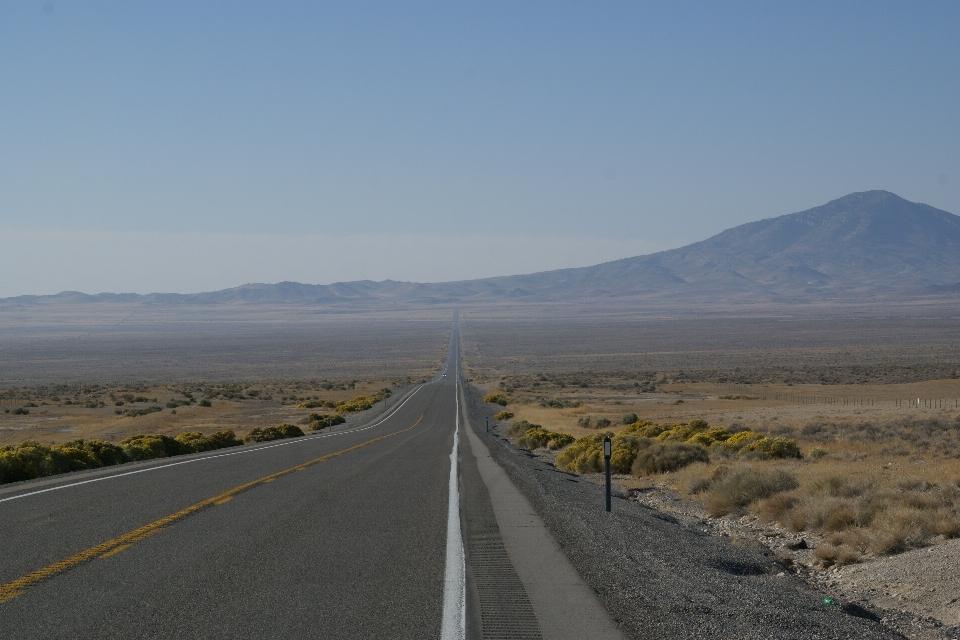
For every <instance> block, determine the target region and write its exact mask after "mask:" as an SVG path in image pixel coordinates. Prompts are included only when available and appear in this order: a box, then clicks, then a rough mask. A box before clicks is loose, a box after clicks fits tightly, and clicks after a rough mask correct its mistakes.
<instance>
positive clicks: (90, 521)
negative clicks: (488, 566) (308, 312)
mask: <svg viewBox="0 0 960 640" xmlns="http://www.w3.org/2000/svg"><path fill="white" fill-rule="evenodd" d="M455 345H457V335H456V329H454V331H453V333H452V335H451V346H452V348H451V349H450V351H449V354H448V358H447V362H446V363H445V364H444V367H443V368H442V370H441V371H440V372H439V373H438V375H437V377H436V378H435V379H434V380H433V381H432V382H430V383H427V384H424V385H422V386H421V387H419V388H417V389H416V390H415V391H414V392H413V393H412V395H410V396H409V397H408V398H406V400H405V401H404V402H403V404H402V405H399V406H396V405H395V406H394V408H393V409H391V412H390V413H389V414H388V415H387V417H386V419H381V420H380V421H379V422H377V423H376V424H375V425H373V426H371V427H369V428H366V429H362V430H360V429H358V430H353V431H349V432H340V433H336V434H330V435H325V436H323V437H314V436H311V437H305V438H298V439H295V440H289V441H281V442H279V443H274V445H282V446H273V445H270V446H257V447H243V448H238V449H235V450H229V449H228V450H221V451H219V452H215V453H213V454H211V455H206V456H197V457H195V458H191V460H190V461H189V462H187V463H185V464H171V463H176V462H179V461H178V460H177V459H166V460H163V461H158V462H157V463H153V464H151V465H147V468H149V469H150V470H148V471H143V472H141V473H130V471H133V470H137V471H139V470H141V469H143V468H144V467H136V468H135V467H132V466H130V465H125V466H120V467H117V468H115V469H112V470H110V472H109V473H107V474H106V475H103V474H102V472H101V475H96V476H91V475H90V474H71V475H70V476H65V477H63V478H59V479H57V480H55V481H53V482H51V480H50V479H45V480H44V481H37V482H32V483H23V484H22V485H18V486H17V487H16V490H15V491H12V492H11V491H9V490H8V491H7V492H5V493H0V637H3V638H51V637H65V638H109V637H123V638H148V637H149V638H197V637H220V638H280V637H317V638H331V637H335V638H436V637H439V636H440V634H441V626H442V623H443V620H444V602H445V601H447V602H448V604H447V608H448V613H447V616H446V617H447V618H450V619H456V618H457V617H458V616H459V618H460V619H462V613H461V612H460V611H459V610H453V611H451V610H450V607H451V606H459V607H462V597H460V599H459V600H458V599H457V597H456V596H457V594H456V593H455V589H456V588H457V587H456V577H455V575H454V584H452V585H451V583H450V570H449V568H448V566H447V565H448V561H447V558H448V555H449V550H448V547H449V546H450V545H449V544H448V530H449V528H450V525H451V523H450V517H449V516H450V509H451V497H454V498H455V497H456V496H455V495H454V496H451V493H450V491H449V489H450V486H451V459H452V458H451V451H452V450H453V447H454V438H455V430H456V426H457V422H458V420H457V402H458V400H457V393H456V388H457V383H456V380H457V379H458V375H457V372H458V362H457V351H458V349H457V348H456V346H455ZM453 470H454V473H455V471H456V469H455V467H454V469H453ZM91 479H94V480H96V481H94V482H86V480H91ZM454 486H455V483H454ZM39 490H43V491H42V492H38V491H39ZM457 535H459V533H458V532H457ZM461 544H462V543H461ZM454 546H455V545H454ZM460 562H462V557H461V560H460ZM455 573H456V572H454V574H455ZM461 576H462V573H461ZM445 578H446V580H445ZM461 580H462V577H461ZM460 588H461V589H462V585H461V587H460ZM452 589H453V590H454V593H453V597H451V590H452ZM451 602H453V605H451V604H450V603H451ZM455 631H456V630H455Z"/></svg>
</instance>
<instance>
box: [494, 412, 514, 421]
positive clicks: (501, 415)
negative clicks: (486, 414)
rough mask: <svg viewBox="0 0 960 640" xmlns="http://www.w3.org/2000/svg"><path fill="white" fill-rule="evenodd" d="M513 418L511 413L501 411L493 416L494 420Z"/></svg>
mask: <svg viewBox="0 0 960 640" xmlns="http://www.w3.org/2000/svg"><path fill="white" fill-rule="evenodd" d="M512 417H513V413H511V412H510V411H501V412H499V413H497V414H496V415H494V416H493V419H494V420H509V419H510V418H512Z"/></svg>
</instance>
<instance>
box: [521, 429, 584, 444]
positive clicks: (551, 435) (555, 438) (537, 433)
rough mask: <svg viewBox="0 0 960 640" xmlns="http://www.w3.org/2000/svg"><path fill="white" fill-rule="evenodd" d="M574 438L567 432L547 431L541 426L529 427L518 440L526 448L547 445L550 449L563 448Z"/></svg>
mask: <svg viewBox="0 0 960 640" xmlns="http://www.w3.org/2000/svg"><path fill="white" fill-rule="evenodd" d="M573 440H574V438H573V436H571V435H570V434H567V433H556V432H554V431H546V430H544V429H542V428H541V427H534V428H532V429H528V430H527V431H526V432H525V433H524V434H523V436H522V437H521V438H520V439H519V440H518V441H517V445H518V446H520V447H523V448H524V449H539V448H541V447H547V448H548V449H554V450H555V449H562V448H563V447H565V446H567V445H568V444H570V443H571V442H573Z"/></svg>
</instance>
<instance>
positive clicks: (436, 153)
mask: <svg viewBox="0 0 960 640" xmlns="http://www.w3.org/2000/svg"><path fill="white" fill-rule="evenodd" d="M318 5H322V6H318ZM958 33H960V2H958V1H956V0H954V1H951V2H901V3H885V2H877V1H871V2H864V3H855V2H835V1H830V2H822V3H816V2H796V3H793V4H791V5H788V4H787V3H782V2H758V3H731V2H723V3H721V2H709V3H707V2H702V3H680V2H662V3H652V2H630V3H616V2H584V3H557V2H549V3H534V2H507V3H501V4H496V3H491V2H483V3H450V2H445V3H399V2H390V3H382V4H379V3H369V2H368V3H338V4H336V5H335V4H334V3H315V2H313V3H311V2H303V3H284V2H269V3H268V2H262V3H241V2H235V1H231V2H202V1H190V2H178V3H174V2H154V3H146V2H57V1H54V2H48V3H45V2H17V1H15V0H9V1H7V2H3V3H0V247H2V249H0V296H8V295H17V294H23V293H53V292H56V291H60V290H63V289H79V290H83V291H87V292H97V291H102V290H113V291H118V290H123V291H138V292H148V291H156V290H163V291H199V290H208V289H211V288H222V287H227V286H235V285H239V284H242V283H244V282H250V281H267V282H273V281H278V280H284V279H290V280H299V281H304V282H313V283H326V282H331V281H335V280H344V279H357V278H373V279H384V278H393V279H417V280H450V279H459V278H465V277H477V276H485V275H502V274H507V273H513V272H516V271H533V270H538V269H546V268H555V267H560V266H578V265H585V264H591V263H596V262H600V261H603V260H607V259H614V258H620V257H625V256H628V255H635V254H641V253H649V252H652V251H655V250H658V249H664V248H670V247H674V246H680V245H682V244H686V243H688V242H692V241H696V240H700V239H703V238H705V237H707V236H709V235H712V234H713V233H716V232H719V231H721V230H723V229H725V228H727V227H730V226H734V225H736V224H740V223H743V222H748V221H751V220H756V219H760V218H765V217H771V216H775V215H780V214H784V213H791V212H793V211H798V210H802V209H806V208H809V207H812V206H816V205H819V204H823V203H824V202H826V201H828V200H831V199H833V198H837V197H840V196H843V195H845V194H847V193H850V192H853V191H863V190H867V189H886V190H889V191H893V192H895V193H897V194H899V195H901V196H903V197H905V198H907V199H908V200H913V201H920V202H925V203H927V204H931V205H933V206H936V207H939V208H942V209H946V210H947V211H950V212H952V213H960V38H958ZM344 236H346V237H344ZM395 239H396V241H394V240H395Z"/></svg>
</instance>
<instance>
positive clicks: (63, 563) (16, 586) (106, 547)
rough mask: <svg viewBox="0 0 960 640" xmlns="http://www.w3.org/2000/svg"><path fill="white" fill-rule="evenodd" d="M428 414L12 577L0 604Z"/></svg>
mask: <svg viewBox="0 0 960 640" xmlns="http://www.w3.org/2000/svg"><path fill="white" fill-rule="evenodd" d="M428 408H429V407H428ZM424 415H426V411H425V412H424V413H422V414H421V415H420V418H418V419H417V421H416V422H414V423H413V424H412V425H411V426H409V427H407V428H406V429H400V430H399V431H394V432H392V433H388V434H386V435H382V436H378V437H376V438H373V439H371V440H367V441H365V442H361V443H360V444H355V445H353V446H352V447H347V448H346V449H341V450H340V451H335V452H334V453H328V454H326V455H323V456H320V457H319V458H314V459H313V460H309V461H307V462H304V463H302V464H298V465H297V466H295V467H290V468H289V469H284V470H283V471H278V472H276V473H271V474H270V475H268V476H263V477H262V478H259V479H257V480H254V481H252V482H248V483H246V484H242V485H240V486H238V487H234V488H233V489H230V490H229V491H224V492H223V493H221V494H219V495H216V496H213V497H212V498H207V499H206V500H203V501H201V502H198V503H196V504H194V505H190V506H189V507H187V508H186V509H181V510H180V511H177V512H176V513H172V514H170V515H168V516H165V517H163V518H160V519H159V520H156V521H154V522H151V523H150V524H147V525H144V526H142V527H140V528H139V529H134V530H133V531H130V532H128V533H125V534H123V535H122V536H118V537H116V538H114V539H113V540H107V541H106V542H102V543H100V544H98V545H96V546H95V547H90V548H89V549H87V550H85V551H81V552H80V553H77V554H74V555H72V556H70V557H69V558H64V559H63V560H60V561H59V562H55V563H53V564H51V565H49V566H46V567H44V568H43V569H38V570H37V571H34V572H33V573H29V574H27V575H25V576H23V577H21V578H17V579H16V580H12V581H11V582H8V583H6V584H3V585H0V603H2V602H6V601H7V600H11V599H12V598H16V597H17V596H19V595H20V594H22V593H23V592H24V590H25V589H26V588H27V587H30V586H32V585H33V584H35V583H37V582H39V581H41V580H43V579H45V578H49V577H50V576H53V575H55V574H58V573H60V572H61V571H66V570H67V569H72V568H73V567H75V566H77V565H79V564H82V563H84V562H86V561H88V560H92V559H94V558H107V557H109V556H112V555H113V554H115V553H119V552H121V551H123V550H124V549H126V548H127V547H129V546H130V545H132V544H133V543H135V542H139V541H140V540H143V539H145V538H149V537H150V536H152V535H153V534H155V533H158V532H159V531H160V530H161V529H163V528H164V527H166V526H168V525H170V524H173V523H174V522H176V521H177V520H180V519H181V518H185V517H187V516H188V515H190V514H191V513H195V512H197V511H200V510H201V509H206V508H207V507H212V506H215V505H219V504H223V503H224V502H227V501H229V500H231V499H232V498H233V497H234V496H235V495H237V494H238V493H240V492H241V491H246V490H247V489H250V488H252V487H255V486H257V485H260V484H265V483H267V482H273V481H274V480H276V479H277V478H279V477H280V476H284V475H287V474H288V473H293V472H294V471H303V470H304V469H306V468H307V467H309V466H311V465H314V464H317V463H320V462H324V461H325V460H329V459H331V458H336V457H337V456H342V455H343V454H345V453H350V452H351V451H356V450H357V449H362V448H363V447H366V446H367V445H371V444H373V443H374V442H379V441H380V440H384V439H386V438H390V437H392V436H396V435H399V434H401V433H405V432H407V431H410V430H411V429H414V428H415V427H416V426H417V425H419V424H420V423H421V422H422V421H423V416H424Z"/></svg>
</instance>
